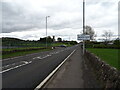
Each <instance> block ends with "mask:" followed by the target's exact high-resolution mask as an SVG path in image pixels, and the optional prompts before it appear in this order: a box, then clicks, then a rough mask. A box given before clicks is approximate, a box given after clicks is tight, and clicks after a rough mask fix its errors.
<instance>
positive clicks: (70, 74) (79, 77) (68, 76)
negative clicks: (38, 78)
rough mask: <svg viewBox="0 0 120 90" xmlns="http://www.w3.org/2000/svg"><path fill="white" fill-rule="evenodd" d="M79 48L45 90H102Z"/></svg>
mask: <svg viewBox="0 0 120 90" xmlns="http://www.w3.org/2000/svg"><path fill="white" fill-rule="evenodd" d="M84 60H85V59H84V57H83V54H82V49H81V48H80V47H78V48H77V49H76V51H75V52H74V54H73V55H72V56H71V57H70V58H69V59H68V60H67V61H66V62H65V63H64V65H63V66H62V67H61V68H60V69H59V70H58V71H57V73H56V74H55V75H54V76H53V77H52V78H51V79H50V80H49V81H48V82H47V84H46V85H45V86H44V87H43V88H101V85H100V84H99V82H98V81H97V80H96V77H95V74H94V73H93V71H92V69H90V67H88V66H87V65H86V64H85V62H84Z"/></svg>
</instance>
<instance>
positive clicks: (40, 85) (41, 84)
mask: <svg viewBox="0 0 120 90" xmlns="http://www.w3.org/2000/svg"><path fill="white" fill-rule="evenodd" d="M75 51H76V49H75V50H74V51H73V52H72V53H71V54H70V55H69V56H68V57H67V58H66V59H65V60H64V61H63V62H62V63H61V64H59V65H58V66H57V68H55V69H54V70H53V71H52V72H51V73H50V74H49V75H48V76H47V77H46V78H45V79H44V80H43V81H42V82H41V83H40V84H39V85H38V86H37V87H36V88H35V89H34V90H38V89H40V88H41V87H42V86H43V85H44V84H45V83H46V82H47V81H48V80H49V79H50V78H51V77H52V76H53V74H54V73H55V72H56V71H57V70H58V69H59V68H60V67H61V66H62V65H63V64H64V63H65V62H66V60H67V59H68V58H69V57H70V56H71V55H72V54H73V53H74V52H75Z"/></svg>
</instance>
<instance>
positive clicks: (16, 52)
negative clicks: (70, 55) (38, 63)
mask: <svg viewBox="0 0 120 90" xmlns="http://www.w3.org/2000/svg"><path fill="white" fill-rule="evenodd" d="M60 45H67V46H68V47H70V46H73V45H70V44H68V43H53V44H51V46H49V48H48V49H45V47H19V48H3V49H2V55H1V56H0V58H2V59H5V58H11V57H16V56H23V55H26V54H32V53H37V52H43V51H48V50H51V47H52V46H60Z"/></svg>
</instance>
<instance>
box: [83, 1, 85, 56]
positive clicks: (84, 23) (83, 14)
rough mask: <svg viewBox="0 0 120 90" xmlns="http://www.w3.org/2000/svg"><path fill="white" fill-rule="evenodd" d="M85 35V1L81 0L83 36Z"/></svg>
mask: <svg viewBox="0 0 120 90" xmlns="http://www.w3.org/2000/svg"><path fill="white" fill-rule="evenodd" d="M84 34H85V0H83V35H84ZM84 53H85V40H83V54H84Z"/></svg>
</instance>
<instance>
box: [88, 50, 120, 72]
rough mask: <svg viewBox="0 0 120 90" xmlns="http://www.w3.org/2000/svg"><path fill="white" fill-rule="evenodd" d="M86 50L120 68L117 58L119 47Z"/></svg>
mask: <svg viewBox="0 0 120 90" xmlns="http://www.w3.org/2000/svg"><path fill="white" fill-rule="evenodd" d="M87 50H88V51H90V52H92V53H94V54H95V55H97V56H98V57H99V58H101V59H102V60H104V61H105V62H106V63H108V64H110V65H111V66H113V67H115V68H117V69H119V70H120V67H119V66H120V65H119V64H120V63H119V61H118V60H119V58H118V52H120V49H97V48H88V49H87Z"/></svg>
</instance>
